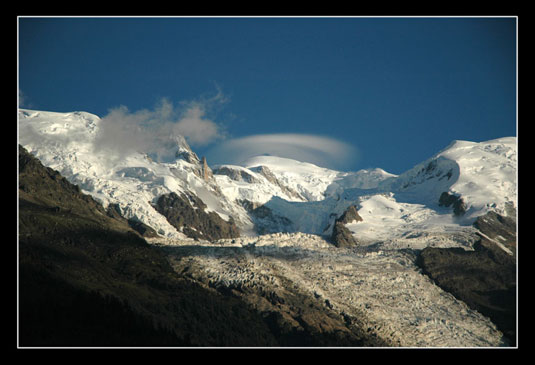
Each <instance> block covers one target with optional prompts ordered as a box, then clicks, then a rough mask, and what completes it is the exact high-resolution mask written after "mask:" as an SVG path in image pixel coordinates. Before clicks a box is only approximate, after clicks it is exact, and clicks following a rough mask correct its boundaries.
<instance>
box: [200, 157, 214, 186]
mask: <svg viewBox="0 0 535 365" xmlns="http://www.w3.org/2000/svg"><path fill="white" fill-rule="evenodd" d="M213 176H214V174H213V172H212V169H210V167H208V164H207V163H206V157H204V156H203V158H202V177H203V179H204V180H205V181H208V180H210V179H211V178H212V177H213Z"/></svg>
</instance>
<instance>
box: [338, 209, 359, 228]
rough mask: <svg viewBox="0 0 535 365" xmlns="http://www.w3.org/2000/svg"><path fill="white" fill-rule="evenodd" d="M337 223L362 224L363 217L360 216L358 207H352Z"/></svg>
mask: <svg viewBox="0 0 535 365" xmlns="http://www.w3.org/2000/svg"><path fill="white" fill-rule="evenodd" d="M336 221H337V222H341V223H344V224H347V223H352V222H355V221H356V222H362V217H361V216H360V215H359V213H358V211H357V207H355V206H354V205H351V206H350V207H349V208H347V209H346V211H345V212H344V213H343V214H342V215H341V216H340V218H338V219H337V220H336Z"/></svg>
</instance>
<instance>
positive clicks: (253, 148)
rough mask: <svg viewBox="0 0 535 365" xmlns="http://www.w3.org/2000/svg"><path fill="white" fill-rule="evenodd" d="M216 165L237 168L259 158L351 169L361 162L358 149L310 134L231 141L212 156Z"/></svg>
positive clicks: (222, 144)
mask: <svg viewBox="0 0 535 365" xmlns="http://www.w3.org/2000/svg"><path fill="white" fill-rule="evenodd" d="M207 155H208V157H209V158H210V161H212V162H213V163H216V164H223V163H227V164H237V165H239V164H240V163H242V162H243V161H245V160H247V159H249V158H251V157H254V156H259V155H273V156H278V157H285V158H291V159H294V160H298V161H302V162H310V163H313V164H315V165H318V166H322V167H328V168H332V169H345V168H348V167H351V165H352V164H354V163H356V162H357V160H358V157H359V156H358V155H359V154H358V151H357V149H356V148H355V147H353V146H351V145H349V144H347V143H345V142H341V141H338V140H336V139H333V138H329V137H323V136H317V135H308V134H262V135H254V136H248V137H243V138H236V139H231V140H227V141H225V142H223V143H221V144H220V145H218V146H216V147H214V148H212V149H211V150H210V151H209V152H208V153H207Z"/></svg>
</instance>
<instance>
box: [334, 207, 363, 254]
mask: <svg viewBox="0 0 535 365" xmlns="http://www.w3.org/2000/svg"><path fill="white" fill-rule="evenodd" d="M355 221H356V222H362V217H361V216H360V215H359V213H358V212H357V208H356V207H355V206H354V205H352V206H350V207H349V208H347V209H346V211H345V212H344V213H343V214H342V215H341V216H340V218H338V219H336V221H335V223H334V227H333V233H332V235H331V241H332V243H333V244H334V245H335V246H336V247H354V246H356V245H358V242H357V240H356V239H355V237H353V234H352V233H351V231H350V230H349V229H348V228H347V227H346V226H345V225H346V224H347V223H352V222H355Z"/></svg>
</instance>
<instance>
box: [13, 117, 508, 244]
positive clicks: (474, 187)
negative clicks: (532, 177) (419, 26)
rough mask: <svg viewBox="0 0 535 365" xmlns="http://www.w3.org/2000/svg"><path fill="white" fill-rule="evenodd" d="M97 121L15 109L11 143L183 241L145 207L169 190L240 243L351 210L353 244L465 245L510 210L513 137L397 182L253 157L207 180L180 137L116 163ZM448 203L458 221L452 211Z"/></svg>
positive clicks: (461, 146) (326, 226)
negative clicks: (485, 219) (186, 196)
mask: <svg viewBox="0 0 535 365" xmlns="http://www.w3.org/2000/svg"><path fill="white" fill-rule="evenodd" d="M100 123H101V119H100V118H99V117H98V116H96V115H94V114H90V113H85V112H73V113H55V112H45V111H32V110H26V109H21V110H20V111H19V140H20V143H21V144H22V145H23V146H24V147H25V148H26V149H28V151H30V152H31V153H33V154H34V155H35V156H36V157H38V158H39V159H40V160H41V161H42V162H43V163H44V164H45V165H46V166H49V167H51V168H53V169H56V170H58V171H59V172H60V173H61V174H62V175H63V176H65V177H66V178H67V179H68V180H69V181H71V182H72V183H74V184H77V185H79V186H80V188H81V189H82V190H83V191H84V192H86V193H88V194H90V195H92V196H93V197H95V198H96V199H98V200H99V201H100V202H102V204H103V205H104V206H107V205H109V204H118V206H119V207H120V209H121V213H122V214H123V215H124V216H125V217H126V218H129V219H134V220H138V221H140V222H142V223H145V224H147V225H148V226H150V227H152V228H154V229H155V230H156V231H157V232H158V233H159V234H160V235H162V236H165V237H170V238H173V237H174V238H185V236H184V234H183V232H179V231H177V229H176V228H175V227H173V226H172V225H171V224H169V222H168V221H167V219H166V218H165V217H163V216H162V215H161V214H160V213H158V212H157V211H156V210H155V209H154V204H155V202H156V201H157V199H158V198H159V197H160V196H162V195H163V194H168V193H171V192H175V193H181V192H182V193H184V192H188V193H191V194H193V195H194V196H196V197H198V198H199V199H200V200H202V202H203V203H204V204H205V205H206V210H207V211H209V212H210V211H213V212H216V213H217V214H218V215H219V216H220V217H221V218H222V219H224V220H225V221H227V220H229V219H230V217H232V219H233V220H234V221H235V222H236V224H237V226H238V227H239V229H240V231H241V233H242V235H255V234H257V233H258V232H261V233H274V232H278V231H286V232H304V233H312V234H318V235H324V236H329V235H330V234H331V232H332V227H333V226H334V221H335V220H336V219H337V218H338V217H340V215H341V214H342V213H343V212H344V211H345V210H346V209H347V208H348V207H349V206H351V205H355V206H356V207H357V209H358V213H359V215H360V216H361V217H362V218H363V220H362V221H361V222H358V223H348V224H346V226H347V227H348V228H349V229H350V231H351V232H352V233H353V235H354V236H355V238H356V239H357V241H359V242H360V243H363V244H371V243H377V242H381V243H382V244H386V243H388V244H391V245H394V246H396V247H397V246H405V247H406V246H409V247H410V246H413V247H414V245H416V246H417V247H420V246H421V245H422V244H426V245H427V244H428V243H429V242H430V241H431V242H436V244H439V245H440V244H444V245H446V246H448V245H455V244H456V240H457V239H456V238H455V237H457V236H456V235H460V236H459V240H461V239H462V240H464V241H466V239H467V235H468V236H469V235H471V234H472V233H473V227H471V224H472V223H473V222H474V220H475V219H476V218H477V217H478V216H481V215H483V214H485V213H486V212H487V211H489V210H492V211H496V212H498V213H500V214H503V215H507V214H509V212H511V211H513V210H514V208H516V206H517V197H516V195H517V190H516V164H517V155H516V138H515V137H506V138H500V139H496V140H491V141H486V142H479V143H476V142H468V141H454V142H452V143H451V144H450V145H449V146H447V147H446V148H444V149H443V150H442V151H440V152H438V153H437V154H436V155H434V156H431V157H430V158H428V159H426V160H425V161H423V162H422V163H420V164H418V165H416V166H415V167H414V168H412V169H410V170H409V171H406V172H405V173H403V174H401V175H399V176H397V175H394V174H390V173H388V172H386V171H384V170H382V169H380V168H376V169H369V170H360V171H357V172H341V171H334V170H330V169H326V168H322V167H318V166H315V165H313V164H310V163H305V162H300V161H295V160H292V159H288V158H281V157H276V156H257V157H254V158H251V159H249V160H247V161H245V162H244V163H243V164H242V166H235V165H220V166H214V169H213V173H212V170H211V169H210V168H209V167H208V166H207V165H206V163H204V164H203V161H201V159H199V157H198V156H197V155H196V154H195V153H194V152H193V151H192V150H191V148H190V147H189V146H188V144H187V142H186V140H185V139H184V138H183V137H181V136H176V137H175V142H174V143H173V144H171V145H169V146H167V148H168V149H169V151H166V152H167V155H168V156H171V157H172V158H170V159H169V158H167V159H166V160H165V162H161V161H160V162H158V161H157V158H156V157H155V156H151V155H150V154H148V153H147V151H136V152H132V153H130V154H128V155H126V156H116V155H114V154H113V153H112V152H110V151H108V150H106V149H99V146H100V145H99V144H98V143H97V142H98V138H99V126H100ZM204 162H206V161H204ZM455 204H457V207H458V208H459V209H460V210H461V212H462V214H460V213H459V211H458V210H459V209H457V210H455V209H453V206H455ZM259 207H261V209H260V210H258V208H259ZM454 210H455V212H457V213H458V214H454V213H453V212H454ZM430 236H432V237H433V239H432V240H430V239H429V238H430ZM446 236H448V237H449V238H448V239H446V240H445V241H444V237H446ZM422 238H425V243H423V242H422ZM452 239H453V241H452ZM468 241H470V240H468Z"/></svg>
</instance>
